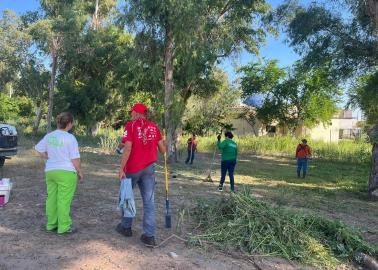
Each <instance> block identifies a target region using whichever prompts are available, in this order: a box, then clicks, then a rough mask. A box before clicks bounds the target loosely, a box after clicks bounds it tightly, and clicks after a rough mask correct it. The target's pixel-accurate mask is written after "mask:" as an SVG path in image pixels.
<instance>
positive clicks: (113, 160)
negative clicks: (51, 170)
mask: <svg viewBox="0 0 378 270" xmlns="http://www.w3.org/2000/svg"><path fill="white" fill-rule="evenodd" d="M95 151H96V150H95V149H92V148H86V149H83V153H82V161H83V168H84V172H85V181H84V182H83V183H80V184H79V185H78V189H77V192H76V195H75V199H74V202H73V205H72V218H73V220H74V223H75V225H76V226H77V227H78V229H79V230H80V231H79V233H77V234H75V235H72V236H59V235H56V234H55V233H47V232H45V231H44V230H43V229H42V227H43V225H44V222H45V216H44V202H45V198H46V188H45V183H44V173H43V167H44V165H43V161H42V160H40V159H39V158H38V157H36V156H35V154H34V153H33V151H32V150H31V145H30V146H28V147H20V152H19V155H18V156H17V158H14V159H12V160H10V161H6V164H5V167H4V170H3V175H4V177H9V178H11V179H12V181H13V182H14V188H13V192H12V196H11V200H10V202H9V203H8V204H7V205H6V206H5V207H3V208H2V209H1V208H0V269H1V270H5V269H10V270H13V269H28V270H29V269H30V270H33V269H143V270H145V269H154V270H158V269H159V270H160V269H220V270H222V269H251V270H253V269H258V270H261V269H264V270H265V269H267V270H269V269H311V268H309V267H305V266H300V265H297V264H294V263H292V262H288V261H285V260H282V259H278V258H271V257H268V258H265V257H260V256H255V257H250V258H246V257H242V256H235V254H234V255H230V254H224V253H221V252H219V251H216V250H213V249H211V248H209V249H206V250H205V249H200V248H198V247H191V246H189V245H187V244H186V243H184V242H183V241H181V240H179V239H176V238H171V239H169V240H168V241H167V242H165V243H164V244H163V245H161V246H160V247H159V248H156V249H149V248H146V247H144V246H143V245H142V244H141V242H140V240H139V237H140V234H141V233H142V229H141V216H142V207H141V200H140V194H139V191H138V190H136V192H135V194H136V204H137V219H136V221H135V223H134V225H135V226H134V227H133V232H134V235H133V236H132V237H130V238H125V237H123V236H120V235H119V234H118V233H117V232H115V230H114V228H115V226H116V225H117V223H118V222H119V218H120V215H119V213H118V211H117V210H116V202H117V195H118V188H119V182H118V180H117V179H116V172H117V168H118V163H119V157H117V156H114V155H104V154H100V153H96V152H95ZM209 161H210V159H209V158H208V157H206V158H203V159H199V160H198V162H200V163H201V166H203V169H204V171H203V173H205V169H206V168H208V166H209V164H208V163H206V162H209ZM178 171H179V170H178ZM176 172H177V171H176ZM202 178H204V175H201V176H200V177H199V178H197V180H196V179H194V178H193V179H190V176H183V175H180V174H178V177H177V178H173V177H172V175H171V178H170V194H171V196H170V201H171V204H172V207H173V209H172V210H173V213H172V215H173V217H172V219H173V228H172V229H171V230H168V229H166V228H164V203H165V197H164V178H163V169H162V168H161V167H160V166H158V167H157V186H156V196H155V200H156V205H157V242H158V243H161V242H162V241H163V240H164V239H167V238H168V237H169V236H170V235H172V234H177V235H179V236H180V237H182V238H185V239H187V238H188V234H187V233H188V232H190V231H191V228H192V227H191V226H193V224H188V223H187V221H186V219H182V218H181V217H182V214H183V213H184V212H183V211H182V209H190V208H191V207H193V198H195V197H197V196H203V197H211V196H224V195H219V193H217V192H216V191H215V190H216V184H215V183H203V182H202V181H200V180H201V179H202ZM169 252H175V253H176V254H177V255H178V257H177V258H171V257H170V256H168V253H169ZM350 267H352V266H340V268H339V269H350Z"/></svg>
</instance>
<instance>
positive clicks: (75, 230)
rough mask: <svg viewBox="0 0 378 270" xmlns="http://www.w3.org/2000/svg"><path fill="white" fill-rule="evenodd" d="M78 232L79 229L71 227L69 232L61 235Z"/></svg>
mask: <svg viewBox="0 0 378 270" xmlns="http://www.w3.org/2000/svg"><path fill="white" fill-rule="evenodd" d="M77 232H78V229H77V228H75V227H73V226H71V227H70V228H69V229H68V230H67V231H65V232H64V233H60V234H75V233H77Z"/></svg>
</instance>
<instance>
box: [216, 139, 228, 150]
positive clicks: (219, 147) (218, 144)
mask: <svg viewBox="0 0 378 270" xmlns="http://www.w3.org/2000/svg"><path fill="white" fill-rule="evenodd" d="M217 146H218V149H219V150H223V149H224V147H225V146H226V140H224V141H223V142H220V141H218V142H217Z"/></svg>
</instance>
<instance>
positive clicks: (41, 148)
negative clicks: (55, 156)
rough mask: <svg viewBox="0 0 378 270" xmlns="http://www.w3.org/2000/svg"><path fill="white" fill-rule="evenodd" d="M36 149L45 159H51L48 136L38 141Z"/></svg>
mask: <svg viewBox="0 0 378 270" xmlns="http://www.w3.org/2000/svg"><path fill="white" fill-rule="evenodd" d="M34 149H35V150H36V151H37V153H38V155H39V156H40V157H42V158H43V159H49V156H48V154H47V143H46V136H45V137H43V139H42V140H40V141H39V142H38V143H37V145H36V146H35V147H34Z"/></svg>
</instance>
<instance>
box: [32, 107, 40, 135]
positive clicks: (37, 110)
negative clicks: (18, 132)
mask: <svg viewBox="0 0 378 270" xmlns="http://www.w3.org/2000/svg"><path fill="white" fill-rule="evenodd" d="M41 118H42V104H41V102H40V101H38V102H37V103H36V104H35V119H34V124H33V131H32V135H33V136H35V135H37V132H38V128H39V124H40V123H41Z"/></svg>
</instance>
